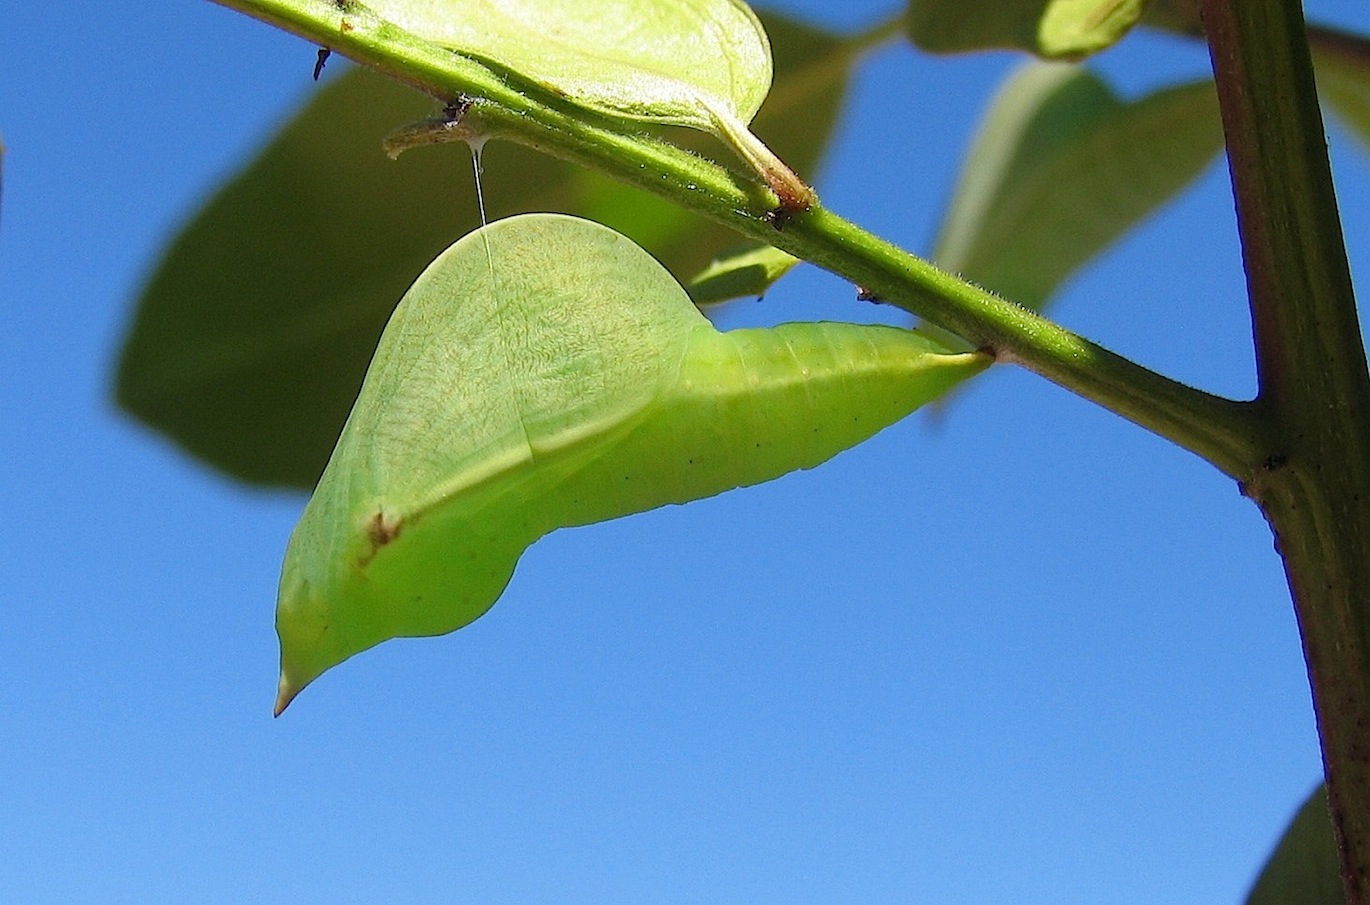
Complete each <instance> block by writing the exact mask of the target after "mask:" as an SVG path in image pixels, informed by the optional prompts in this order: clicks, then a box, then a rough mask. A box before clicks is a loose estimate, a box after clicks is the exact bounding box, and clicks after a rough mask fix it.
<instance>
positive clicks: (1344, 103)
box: [1309, 27, 1370, 151]
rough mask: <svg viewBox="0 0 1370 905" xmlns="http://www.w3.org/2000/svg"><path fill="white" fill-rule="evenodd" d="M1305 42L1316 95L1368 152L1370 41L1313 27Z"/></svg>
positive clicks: (1369, 142) (1369, 139)
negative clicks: (1314, 70) (1314, 75)
mask: <svg viewBox="0 0 1370 905" xmlns="http://www.w3.org/2000/svg"><path fill="white" fill-rule="evenodd" d="M1309 43H1310V45H1311V46H1312V50H1313V63H1314V64H1315V66H1316V67H1317V78H1318V93H1319V95H1321V97H1322V99H1323V102H1324V103H1326V104H1327V106H1328V107H1330V108H1331V110H1332V112H1333V113H1335V114H1336V115H1337V117H1338V118H1339V119H1340V120H1341V121H1342V122H1343V123H1344V124H1345V125H1346V127H1347V128H1348V129H1349V130H1350V131H1351V134H1353V135H1355V136H1356V137H1357V138H1358V139H1360V141H1361V143H1362V144H1363V145H1364V147H1365V150H1367V151H1370V41H1367V40H1366V39H1365V38H1364V37H1362V36H1360V35H1353V34H1349V33H1347V32H1341V31H1335V30H1333V29H1329V28H1318V27H1314V28H1311V29H1310V30H1309Z"/></svg>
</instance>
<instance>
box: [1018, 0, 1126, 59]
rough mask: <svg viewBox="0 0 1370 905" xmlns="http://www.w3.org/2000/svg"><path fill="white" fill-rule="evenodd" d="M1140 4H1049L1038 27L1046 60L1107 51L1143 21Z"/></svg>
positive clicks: (1101, 0)
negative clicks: (1047, 58)
mask: <svg viewBox="0 0 1370 905" xmlns="http://www.w3.org/2000/svg"><path fill="white" fill-rule="evenodd" d="M1145 7H1146V3H1145V2H1143V0H1050V2H1048V3H1047V7H1046V9H1045V10H1044V11H1043V13H1042V20H1041V22H1039V23H1038V26H1037V44H1038V48H1039V49H1040V51H1041V53H1042V55H1043V56H1045V57H1049V58H1052V59H1078V58H1081V57H1086V56H1089V55H1090V54H1093V53H1098V52H1099V51H1101V50H1107V49H1108V48H1109V47H1112V46H1113V45H1114V44H1116V43H1117V42H1118V41H1120V40H1121V39H1122V37H1123V36H1124V35H1126V34H1127V33H1128V32H1129V31H1131V30H1132V26H1134V25H1136V24H1137V22H1138V21H1139V20H1140V19H1141V18H1142V11H1143V10H1144V9H1145Z"/></svg>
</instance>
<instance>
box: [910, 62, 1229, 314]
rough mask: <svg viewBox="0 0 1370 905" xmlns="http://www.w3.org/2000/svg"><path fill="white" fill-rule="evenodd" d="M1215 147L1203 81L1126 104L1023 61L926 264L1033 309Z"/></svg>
mask: <svg viewBox="0 0 1370 905" xmlns="http://www.w3.org/2000/svg"><path fill="white" fill-rule="evenodd" d="M1222 140H1223V139H1222V127H1221V124H1220V122H1219V119H1218V107H1217V99H1216V97H1215V93H1214V90H1213V85H1212V83H1211V82H1209V81H1206V80H1205V81H1200V82H1193V83H1190V84H1185V85H1179V86H1175V87H1172V88H1166V89H1163V90H1161V91H1157V92H1156V93H1154V94H1151V95H1149V96H1147V97H1145V98H1142V99H1140V100H1138V101H1134V102H1122V101H1119V100H1118V98H1117V97H1116V96H1115V95H1114V94H1113V92H1112V91H1111V90H1110V89H1109V88H1108V86H1107V85H1106V84H1104V82H1102V81H1101V80H1100V79H1099V78H1098V77H1096V76H1094V75H1092V74H1090V73H1089V72H1088V71H1086V70H1084V69H1081V68H1079V67H1075V66H1070V65H1065V64H1059V63H1030V64H1028V65H1026V66H1024V67H1023V68H1022V69H1021V70H1019V71H1018V73H1016V74H1015V75H1014V76H1013V77H1012V78H1010V79H1009V81H1008V82H1007V83H1005V85H1004V87H1003V88H1002V89H1001V90H1000V92H999V95H998V97H997V98H996V99H995V101H994V103H993V104H992V105H991V107H990V109H989V111H988V112H987V113H986V115H985V118H984V120H983V122H982V124H981V126H980V131H979V134H978V135H977V136H976V138H975V140H974V142H973V144H972V146H971V150H970V153H969V154H968V155H967V157H966V159H965V162H964V164H963V167H962V171H961V176H960V179H959V181H958V183H957V186H956V191H955V193H954V194H953V196H952V199H951V203H950V204H949V206H948V209H947V212H946V215H945V217H944V218H943V221H942V228H941V234H940V236H939V238H938V242H937V247H936V252H935V254H934V259H935V260H936V261H937V263H938V264H940V265H941V266H943V267H945V268H946V269H948V270H951V271H953V272H957V273H960V274H962V275H963V276H965V277H966V278H968V279H971V280H973V281H975V282H977V283H979V284H981V285H982V286H985V287H986V288H988V289H992V290H994V291H995V292H998V293H1000V294H1002V295H1004V296H1006V297H1007V298H1010V299H1013V300H1014V301H1016V302H1019V303H1020V304H1023V305H1026V306H1028V307H1031V308H1041V307H1042V305H1043V304H1044V303H1045V302H1046V300H1047V299H1048V297H1049V296H1050V295H1051V293H1052V292H1054V291H1055V290H1056V288H1057V287H1058V286H1059V285H1060V284H1061V282H1062V281H1063V280H1065V278H1066V277H1067V276H1069V275H1070V274H1071V273H1072V272H1073V271H1075V270H1076V269H1077V268H1079V267H1080V266H1081V265H1083V264H1085V263H1086V262H1087V261H1089V260H1090V259H1091V258H1093V257H1095V256H1096V255H1098V254H1099V253H1100V252H1102V251H1103V250H1104V249H1105V248H1107V247H1108V246H1109V245H1110V244H1111V243H1112V242H1113V241H1114V240H1116V239H1117V238H1119V237H1120V236H1122V235H1123V234H1124V233H1125V232H1127V230H1128V229H1130V228H1131V227H1132V226H1134V225H1135V224H1136V223H1137V222H1138V221H1140V220H1141V219H1142V218H1143V217H1145V216H1146V215H1147V214H1148V213H1150V212H1151V211H1153V210H1155V209H1156V208H1157V207H1159V206H1160V205H1161V204H1163V203H1164V202H1165V201H1167V200H1168V199H1169V198H1171V197H1172V196H1174V195H1175V194H1176V193H1178V192H1179V191H1180V190H1181V189H1182V188H1184V187H1185V185H1187V184H1188V183H1189V182H1190V181H1191V180H1193V179H1194V178H1195V177H1196V176H1197V175H1198V174H1199V173H1200V172H1201V171H1202V170H1203V169H1204V168H1205V167H1206V166H1207V165H1208V164H1209V162H1210V161H1212V160H1213V158H1214V157H1215V156H1216V155H1217V153H1218V151H1219V150H1220V149H1221V148H1222Z"/></svg>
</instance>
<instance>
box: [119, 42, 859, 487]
mask: <svg viewBox="0 0 1370 905" xmlns="http://www.w3.org/2000/svg"><path fill="white" fill-rule="evenodd" d="M764 21H765V24H766V28H767V30H768V31H769V33H770V34H771V36H772V38H773V39H774V41H775V46H776V52H775V71H776V76H775V83H774V87H773V89H772V92H771V95H770V97H769V98H768V99H767V101H766V104H765V105H764V106H763V107H762V110H761V112H760V113H759V114H758V115H757V117H756V119H755V121H754V123H753V128H754V129H755V130H756V132H757V133H758V134H759V135H760V136H761V137H762V138H763V139H764V140H766V141H767V142H768V144H769V145H770V147H771V148H773V149H774V150H775V151H776V152H777V153H779V154H780V155H781V156H783V157H784V158H785V159H786V160H787V161H788V162H789V163H790V164H791V165H793V166H794V167H795V168H796V169H798V170H800V171H801V172H805V171H810V170H812V169H813V168H814V166H815V165H816V164H817V160H818V158H819V156H820V154H821V152H822V149H823V146H824V144H825V143H826V141H827V138H828V136H829V134H830V132H831V129H832V125H833V123H834V121H835V119H836V116H837V111H838V109H839V107H840V105H841V98H842V95H843V92H844V89H845V86H846V82H847V78H848V75H849V73H850V69H851V66H852V63H853V62H854V59H855V55H856V52H857V51H856V49H854V48H853V47H851V46H849V45H847V44H845V43H843V42H842V41H841V40H840V39H838V38H835V37H833V36H830V35H827V34H825V33H822V32H819V31H816V30H814V29H812V28H809V27H807V26H802V25H799V24H796V23H793V22H788V21H786V20H784V19H781V18H779V17H775V16H766V17H764ZM433 112H434V111H433V102H432V101H431V100H430V99H428V98H426V97H425V96H422V95H419V94H417V93H415V92H413V91H412V90H410V89H408V88H406V87H404V86H402V85H400V84H399V83H396V82H393V81H391V80H389V79H386V78H383V77H380V76H377V75H375V74H372V73H369V72H366V71H361V70H354V71H349V72H347V73H345V74H344V75H343V76H342V77H340V78H338V79H337V80H335V81H334V82H333V83H332V84H330V85H328V86H326V87H325V88H324V89H323V90H322V91H320V92H319V93H318V95H317V96H316V97H315V98H314V99H313V100H311V101H310V102H309V103H308V104H307V105H306V106H305V108H304V109H303V110H302V111H301V112H300V113H299V114H298V115H297V116H296V117H295V118H294V119H293V120H291V121H290V122H289V123H288V124H287V125H286V126H285V127H284V128H283V130H282V131H281V132H280V133H279V134H278V135H277V136H276V137H275V138H274V139H273V140H272V142H271V143H270V144H269V145H268V146H267V147H266V148H265V149H264V150H263V152H262V153H261V155H260V156H259V157H258V158H257V159H256V160H254V161H252V162H251V163H250V164H248V166H247V167H246V168H245V169H244V170H243V171H241V172H240V173H239V174H238V175H237V176H235V177H234V178H233V179H232V180H230V181H229V182H228V183H227V184H226V185H225V186H224V187H223V188H221V189H220V190H219V191H218V192H217V194H215V195H214V197H212V198H211V199H210V201H209V202H208V203H207V204H206V205H205V206H204V208H202V209H201V210H200V211H199V213H197V214H196V215H195V216H194V217H193V218H192V219H191V221H190V222H189V223H188V224H187V226H186V227H185V229H184V230H183V231H182V232H181V233H180V235H178V236H177V237H176V238H175V240H174V241H173V242H172V244H171V246H170V247H169V248H168V249H167V251H166V253H165V256H164V257H163V259H162V260H161V262H160V263H159V264H158V266H157V268H156V270H155V272H154V273H153V275H152V277H151V279H150V280H149V282H148V284H147V287H146V289H145V290H144V292H143V294H142V297H141V298H140V300H139V303H138V309H137V312H136V315H135V318H134V322H133V325H132V328H131V330H130V332H129V335H128V337H127V339H126V341H125V345H124V348H123V350H122V354H121V356H120V361H119V364H118V372H117V377H116V393H117V398H118V401H119V404H120V405H121V406H122V407H123V408H124V409H125V410H126V411H128V412H130V413H131V414H133V415H134V416H135V417H137V418H138V419H140V420H142V421H143V422H145V423H147V424H148V425H150V426H152V427H153V428H155V429H157V430H159V431H161V432H163V433H165V434H167V435H168V436H170V437H171V438H173V439H174V440H175V441H176V442H177V443H178V444H180V445H181V446H182V447H184V448H185V449H186V450H187V451H189V452H190V453H192V454H193V455H195V456H197V457H199V458H200V459H202V460H204V461H206V462H208V463H209V464H211V465H213V466H214V467H216V468H218V469H220V470H222V471H224V472H226V473H228V474H230V475H233V476H234V477H237V478H239V479H242V480H245V481H248V482H251V483H256V484H264V485H278V486H290V487H300V488H309V487H313V486H314V483H315V481H316V480H317V479H318V476H319V474H320V473H321V472H322V470H323V466H324V463H325V462H326V461H327V460H328V455H329V452H330V451H331V450H332V448H333V444H334V443H335V441H336V440H337V437H338V434H339V432H340V431H341V429H342V424H343V421H344V420H345V419H346V416H347V412H348V410H349V408H350V407H351V405H352V402H353V400H354V399H355V398H356V395H357V390H358V388H359V387H360V386H361V381H362V377H363V375H364V374H365V372H366V366H367V363H368V361H369V360H370V357H371V353H372V351H373V350H374V349H375V345H376V341H377V339H378V338H379V337H380V333H381V330H382V328H383V327H384V325H385V322H386V320H387V318H388V317H389V315H390V312H391V310H393V308H394V306H395V305H396V303H397V302H398V301H399V299H400V296H401V295H403V293H404V291H405V289H406V288H407V287H408V286H409V284H410V283H411V282H413V280H414V278H415V277H416V276H417V275H418V274H419V272H420V271H422V270H423V268H424V267H425V266H426V265H427V264H428V262H429V261H431V260H432V259H433V258H434V257H435V256H436V255H437V254H438V252H439V251H441V250H442V249H443V248H445V247H446V246H448V245H449V244H451V242H452V241H453V240H454V239H456V238H457V237H458V236H460V235H463V234H464V233H467V232H470V231H471V230H472V229H474V228H475V227H476V226H477V225H478V224H479V216H478V213H477V208H476V200H475V192H474V183H473V180H472V178H471V162H470V160H469V157H468V155H467V152H466V150H465V149H464V148H453V147H450V146H449V147H444V148H436V149H425V150H416V151H412V152H410V153H408V154H405V155H404V156H403V157H402V158H401V159H400V160H398V161H391V160H389V159H387V158H386V156H385V155H384V153H382V151H381V140H382V138H383V137H384V136H385V135H386V134H387V133H388V132H389V131H391V130H392V129H393V128H394V127H395V126H397V125H399V124H401V123H404V122H406V121H409V120H414V119H420V118H422V117H424V116H427V115H430V114H432V113H433ZM682 136H688V137H689V140H690V142H694V143H695V145H694V146H695V147H699V148H703V147H705V142H707V141H708V137H707V136H702V135H699V134H698V133H694V132H686V131H684V130H677V131H676V132H673V133H672V135H671V137H672V139H675V138H678V137H682ZM711 150H714V151H716V150H721V149H718V148H717V146H716V145H713V147H712V149H711ZM483 185H484V189H485V197H486V201H487V205H488V209H489V213H490V215H491V217H500V216H506V215H509V214H513V213H518V212H522V211H528V210H559V211H564V212H569V213H577V214H580V215H582V216H586V217H590V218H593V219H598V220H601V221H602V222H604V223H605V224H607V225H609V226H611V227H613V228H615V229H617V230H619V231H621V232H624V233H626V234H627V235H628V236H629V237H631V238H632V239H633V240H634V241H636V242H638V243H639V244H641V245H643V246H644V247H645V248H647V249H648V251H650V252H651V253H652V254H653V255H654V256H656V257H657V259H658V260H660V261H662V263H664V264H665V265H666V266H667V267H668V268H669V269H671V270H672V271H673V272H674V273H676V274H677V276H684V277H688V276H690V275H692V274H694V273H696V272H697V271H699V270H700V269H701V268H703V267H704V266H705V265H706V264H707V263H708V262H709V261H710V260H711V259H712V258H713V257H714V256H715V255H717V254H718V253H720V252H721V251H722V250H723V249H726V248H729V247H731V246H735V245H737V244H738V243H739V242H740V241H741V239H740V237H739V236H738V235H736V234H735V233H733V232H731V231H730V230H727V229H724V228H722V227H719V226H716V225H714V224H711V223H708V222H706V221H704V220H702V219H700V218H697V217H695V216H694V215H691V214H689V213H687V212H685V211H682V210H680V209H679V208H676V207H674V206H672V205H670V204H668V203H667V202H664V201H661V200H659V199H658V198H656V197H655V196H652V195H648V194H646V193H644V192H642V191H640V190H637V189H634V188H631V187H629V186H625V185H621V184H619V183H616V182H613V181H611V180H608V179H607V178H604V177H602V176H599V175H598V174H595V173H591V172H588V171H584V170H580V169H578V168H576V167H573V166H571V165H569V164H566V163H563V162H562V161H559V160H556V159H553V158H550V157H545V156H542V155H538V154H536V153H534V152H531V151H529V150H527V149H524V148H522V147H519V146H516V145H511V144H506V143H498V144H492V145H490V146H487V148H486V150H485V173H484V178H483Z"/></svg>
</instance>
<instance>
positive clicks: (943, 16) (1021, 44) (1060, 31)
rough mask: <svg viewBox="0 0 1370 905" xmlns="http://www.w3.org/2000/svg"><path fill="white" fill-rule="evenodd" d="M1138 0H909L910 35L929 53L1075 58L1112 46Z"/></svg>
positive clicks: (1136, 14) (1134, 16) (1138, 8)
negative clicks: (984, 52)
mask: <svg viewBox="0 0 1370 905" xmlns="http://www.w3.org/2000/svg"><path fill="white" fill-rule="evenodd" d="M1145 6H1146V3H1145V2H1143V0H909V5H908V12H907V15H906V23H907V27H908V33H909V38H910V40H912V41H913V43H914V44H915V45H916V46H918V47H919V48H921V49H923V50H926V51H928V52H930V53H966V52H968V51H973V50H993V49H1008V50H1026V51H1028V52H1029V53H1034V54H1037V55H1038V56H1041V57H1045V58H1048V59H1060V58H1065V59H1076V58H1078V57H1081V56H1085V55H1087V54H1091V53H1096V52H1098V51H1100V50H1104V49H1105V48H1108V47H1110V46H1112V45H1113V44H1114V43H1115V42H1116V41H1118V40H1119V39H1120V38H1122V37H1123V35H1125V34H1127V32H1128V31H1130V30H1131V28H1132V26H1133V25H1135V24H1136V23H1137V21H1138V20H1139V19H1140V17H1141V15H1142V12H1143V11H1144V7H1145Z"/></svg>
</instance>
